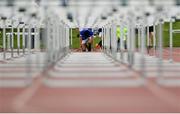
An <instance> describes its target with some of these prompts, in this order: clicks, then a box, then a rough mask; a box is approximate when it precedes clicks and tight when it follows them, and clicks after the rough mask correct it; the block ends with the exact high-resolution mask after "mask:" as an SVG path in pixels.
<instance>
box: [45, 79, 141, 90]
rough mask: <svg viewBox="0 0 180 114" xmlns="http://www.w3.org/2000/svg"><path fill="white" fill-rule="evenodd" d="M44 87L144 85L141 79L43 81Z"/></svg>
mask: <svg viewBox="0 0 180 114" xmlns="http://www.w3.org/2000/svg"><path fill="white" fill-rule="evenodd" d="M44 83H45V85H47V86H48V87H52V88H57V87H58V88H61V87H63V88H64V87H81V88H84V87H140V86H142V85H144V81H142V80H141V79H136V80H133V79H129V80H91V81H90V80H76V81H75V80H68V81H67V80H51V79H44Z"/></svg>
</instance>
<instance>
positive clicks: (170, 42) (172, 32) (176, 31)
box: [169, 17, 180, 62]
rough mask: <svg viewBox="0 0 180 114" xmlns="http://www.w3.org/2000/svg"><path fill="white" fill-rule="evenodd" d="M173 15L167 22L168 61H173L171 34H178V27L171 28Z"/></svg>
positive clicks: (173, 19) (179, 30) (173, 20)
mask: <svg viewBox="0 0 180 114" xmlns="http://www.w3.org/2000/svg"><path fill="white" fill-rule="evenodd" d="M174 22H175V17H171V19H170V23H169V61H170V62H173V34H179V33H180V29H173V23H174Z"/></svg>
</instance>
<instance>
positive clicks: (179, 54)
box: [150, 48, 180, 62]
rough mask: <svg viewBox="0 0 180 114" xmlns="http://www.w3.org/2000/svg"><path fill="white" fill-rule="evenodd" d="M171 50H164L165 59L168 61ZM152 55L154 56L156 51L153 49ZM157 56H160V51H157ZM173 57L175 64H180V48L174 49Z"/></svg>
mask: <svg viewBox="0 0 180 114" xmlns="http://www.w3.org/2000/svg"><path fill="white" fill-rule="evenodd" d="M169 54H170V52H169V48H164V49H163V58H164V59H166V60H168V59H169ZM150 55H154V50H153V49H151V50H150ZM156 56H158V50H156ZM172 56H173V58H172V59H173V60H174V61H175V62H180V48H173V52H172Z"/></svg>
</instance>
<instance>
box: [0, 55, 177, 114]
mask: <svg viewBox="0 0 180 114" xmlns="http://www.w3.org/2000/svg"><path fill="white" fill-rule="evenodd" d="M137 57H138V56H137ZM19 62H20V63H21V62H23V60H22V61H21V60H19ZM13 63H14V62H12V63H11V64H13ZM2 64H4V63H2ZM31 65H32V66H33V64H31ZM136 65H137V66H138V63H137V64H136ZM36 67H37V66H36ZM39 67H40V66H38V68H39ZM25 68H26V67H25ZM153 68H154V67H153ZM7 69H8V68H7ZM7 69H5V68H0V70H1V71H3V72H5V71H6V70H7ZM16 70H17V71H16V72H19V71H21V70H22V71H23V70H24V69H23V68H21V67H20V68H16ZM31 70H32V72H33V73H32V75H35V76H32V78H33V81H32V83H31V84H30V85H25V86H17V87H16V86H14V87H12V86H11V87H1V88H0V112H24V113H26V112H42V113H44V112H47V113H48V112H51V113H53V112H62V113H63V112H64V113H65V112H69V113H71V112H76V113H80V112H84V113H91V112H97V113H100V112H101V113H105V112H108V113H113V112H137V113H140V112H144V113H146V112H147V113H148V112H149V113H153V112H157V113H165V112H179V113H180V87H179V86H163V85H160V84H159V83H157V78H156V76H153V75H154V74H153V73H152V74H150V75H151V76H149V77H147V78H146V79H143V80H142V76H141V69H140V70H138V69H130V68H129V67H128V66H126V65H124V64H120V63H117V62H115V61H113V60H112V59H110V58H109V57H107V56H105V55H104V54H102V53H98V52H96V53H95V52H94V53H77V52H76V53H74V52H73V53H71V54H69V55H68V56H67V57H65V58H64V59H62V60H60V61H58V62H57V63H56V64H55V66H54V67H53V68H51V69H48V70H47V72H42V71H41V70H38V71H36V70H33V69H31ZM6 72H7V71H6ZM13 72H15V71H13ZM5 74H6V75H8V73H4V75H5ZM20 75H22V74H20ZM8 77H10V78H11V80H14V79H13V78H12V76H8ZM1 78H2V77H1ZM3 78H4V77H3ZM15 78H16V80H19V79H20V78H22V79H24V77H23V75H22V76H20V77H18V76H17V75H16V77H15ZM17 78H18V79H17ZM178 78H179V77H178ZM8 79H9V78H8ZM24 81H25V82H26V80H24Z"/></svg>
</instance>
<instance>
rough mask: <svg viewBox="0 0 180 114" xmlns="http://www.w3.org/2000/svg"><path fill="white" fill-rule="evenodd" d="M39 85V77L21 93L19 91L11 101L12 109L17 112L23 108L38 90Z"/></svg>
mask: <svg viewBox="0 0 180 114" xmlns="http://www.w3.org/2000/svg"><path fill="white" fill-rule="evenodd" d="M40 86H41V79H40V78H39V79H38V80H36V82H35V83H33V84H32V86H30V87H28V88H27V89H25V90H24V91H23V92H22V93H20V94H19V95H18V96H17V97H15V98H14V100H13V102H12V106H13V109H14V110H15V111H17V112H19V111H20V110H22V109H23V107H24V106H25V105H26V104H27V102H28V101H30V99H32V98H33V96H34V94H35V93H36V92H37V91H38V89H39V88H40Z"/></svg>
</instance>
